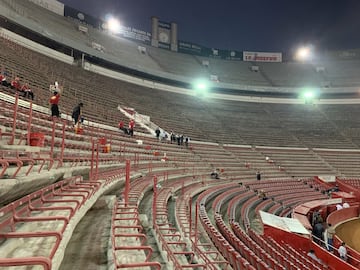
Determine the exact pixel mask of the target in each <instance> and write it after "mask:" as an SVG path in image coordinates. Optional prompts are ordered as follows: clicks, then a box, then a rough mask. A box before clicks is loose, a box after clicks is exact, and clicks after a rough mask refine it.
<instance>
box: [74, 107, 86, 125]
mask: <svg viewBox="0 0 360 270" xmlns="http://www.w3.org/2000/svg"><path fill="white" fill-rule="evenodd" d="M83 106H84V104H83V103H82V102H80V103H79V104H78V105H76V106H75V107H74V109H73V112H72V114H71V117H72V119H74V124H75V126H76V125H77V124H78V123H79V121H80V119H81V116H82V107H83Z"/></svg>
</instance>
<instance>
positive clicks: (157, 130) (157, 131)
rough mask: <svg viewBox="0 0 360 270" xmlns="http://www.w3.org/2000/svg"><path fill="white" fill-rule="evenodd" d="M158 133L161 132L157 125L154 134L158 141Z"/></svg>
mask: <svg viewBox="0 0 360 270" xmlns="http://www.w3.org/2000/svg"><path fill="white" fill-rule="evenodd" d="M160 133H161V131H160V128H159V127H157V128H156V129H155V134H156V138H157V139H158V140H159V141H160Z"/></svg>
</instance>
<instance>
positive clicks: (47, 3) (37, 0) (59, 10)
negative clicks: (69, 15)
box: [30, 0, 64, 16]
mask: <svg viewBox="0 0 360 270" xmlns="http://www.w3.org/2000/svg"><path fill="white" fill-rule="evenodd" d="M30 2H33V3H34V4H36V5H38V6H40V7H43V8H46V9H47V10H50V11H52V12H54V13H56V14H58V15H60V16H64V4H63V3H60V2H59V1H56V0H30Z"/></svg>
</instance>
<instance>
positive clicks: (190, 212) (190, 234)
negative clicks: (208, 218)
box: [189, 197, 193, 239]
mask: <svg viewBox="0 0 360 270" xmlns="http://www.w3.org/2000/svg"><path fill="white" fill-rule="evenodd" d="M191 203H192V200H191V197H189V215H190V228H189V229H190V230H189V237H190V239H191V237H192V222H193V221H192V207H191V206H192V205H191Z"/></svg>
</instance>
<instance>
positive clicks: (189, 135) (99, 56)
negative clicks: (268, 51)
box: [0, 0, 360, 270]
mask: <svg viewBox="0 0 360 270" xmlns="http://www.w3.org/2000/svg"><path fill="white" fill-rule="evenodd" d="M33 2H34V1H28V0H24V1H15V0H0V22H1V25H0V44H1V46H0V48H1V49H0V65H1V69H2V70H1V72H2V73H1V74H2V75H4V76H5V77H6V79H7V81H8V82H9V83H10V81H12V80H14V79H15V78H19V81H20V83H21V84H26V83H28V84H29V85H30V87H31V89H32V91H33V93H34V99H33V100H32V99H31V98H29V96H27V97H24V91H22V90H21V89H16V88H15V89H14V87H11V86H10V85H5V84H4V83H2V85H1V86H0V103H1V106H0V127H1V129H0V131H1V132H0V154H1V159H0V164H1V171H0V182H1V185H0V204H1V205H0V207H1V209H0V269H11V270H12V269H19V270H22V269H24V270H25V269H54V270H56V269H64V270H67V269H240V270H242V269H247V270H249V269H251V270H255V269H256V270H265V269H274V270H295V269H304V270H306V269H308V270H313V269H318V270H320V269H321V270H322V269H332V270H347V269H359V267H360V254H359V252H360V250H359V249H360V247H359V242H358V241H359V219H358V217H359V201H360V192H359V187H360V178H359V175H360V166H359V165H360V164H359V160H360V147H359V146H360V139H359V134H360V127H359V125H360V120H359V118H358V117H357V116H358V115H360V106H359V102H360V99H359V94H358V85H359V84H360V78H359V76H358V74H359V73H360V58H359V57H357V56H358V55H359V54H360V50H353V51H351V52H347V51H342V52H340V51H339V52H329V53H328V54H326V55H325V54H324V55H323V57H322V58H321V59H317V60H316V61H315V62H314V61H312V62H295V61H286V60H285V61H280V62H262V61H257V60H256V59H253V61H245V60H244V61H243V60H239V59H222V58H221V57H214V55H213V56H211V55H208V56H204V55H197V54H196V53H193V54H189V53H181V52H176V51H174V50H173V48H176V46H172V45H173V44H172V43H171V44H168V45H169V48H170V49H169V48H165V49H164V48H160V47H159V46H156V44H160V43H161V40H160V41H159V40H157V37H156V36H155V37H154V36H153V37H152V40H151V44H149V43H147V42H140V41H139V40H136V38H135V39H134V38H133V39H131V38H128V37H127V38H125V37H123V36H121V35H120V36H116V35H112V34H109V33H108V32H107V31H105V30H104V29H101V28H99V27H94V25H92V23H93V21H91V20H90V21H87V16H86V14H85V15H84V14H82V13H81V15H82V16H80V15H79V14H80V11H76V10H74V9H71V8H69V7H66V6H65V7H64V5H60V4H59V2H57V1H52V0H47V1H38V4H40V5H42V7H40V6H38V5H36V4H35V3H33ZM35 2H36V1H35ZM44 3H45V4H44ZM70 11H71V12H72V13H71V12H70ZM66 12H70V13H71V14H75V15H76V16H75V17H71V16H67V15H66ZM95 22H96V21H95ZM153 23H156V20H155V19H153ZM154 31H155V32H156V29H155V30H154ZM153 34H154V33H153ZM165 41H166V40H165ZM159 42H160V43H159ZM171 42H172V41H171ZM179 44H180V43H179ZM154 45H155V46H154ZM165 45H166V44H165ZM179 46H180V45H179ZM213 53H215V52H213ZM259 59H260V60H264V59H267V58H266V57H265V58H261V57H260V58H259ZM195 76H197V77H206V78H211V79H212V80H211V83H212V84H213V92H212V93H210V94H209V96H208V97H207V96H205V95H202V94H197V92H196V91H195V90H193V89H191V83H190V81H191V80H193V79H194V77H195ZM54 82H58V84H59V88H54V87H55V84H54ZM305 82H306V83H311V84H312V85H317V86H318V89H320V93H318V96H316V97H315V99H312V100H309V99H305V100H304V99H299V98H298V95H299V91H300V90H299V89H303V88H304V87H305ZM49 85H52V86H51V87H50V91H49ZM54 89H59V92H61V97H60V103H59V107H60V111H61V116H60V117H59V118H57V117H54V118H52V117H51V116H50V110H49V98H50V96H51V95H52V92H53V91H54ZM79 102H83V104H84V106H83V108H82V110H83V111H82V115H83V116H84V118H85V120H84V122H83V123H82V125H81V126H80V125H76V126H74V123H73V120H72V117H71V115H72V110H73V107H74V106H75V105H77V104H78V103H79ZM130 120H134V121H135V128H134V131H135V132H134V136H130V135H129V134H126V132H124V131H123V130H120V129H119V127H118V124H119V122H120V121H123V122H124V123H125V127H126V128H127V127H128V123H129V121H130ZM157 128H160V129H161V134H160V136H159V138H156V136H155V130H156V129H157ZM165 134H166V135H165ZM171 134H172V135H173V136H171ZM171 137H175V141H173V140H171V139H170V138H171ZM181 138H182V139H181ZM257 177H258V178H257ZM344 203H345V207H343V208H342V209H339V206H343V205H344ZM346 204H347V205H346ZM316 222H318V223H321V224H322V226H323V227H324V229H327V224H329V223H330V224H332V225H333V227H334V228H335V235H334V237H333V244H332V246H331V247H330V246H328V245H327V240H328V239H327V233H325V234H324V235H325V237H324V238H323V239H319V238H317V237H316V236H314V235H312V232H313V227H314V226H315V224H316ZM342 242H345V247H346V249H347V259H346V261H345V260H342V259H341V258H340V257H339V253H338V247H339V246H340V245H341V243H342ZM331 249H332V250H333V251H331ZM310 250H314V252H315V254H316V256H317V258H319V260H315V259H313V258H312V257H310V256H308V252H309V251H310Z"/></svg>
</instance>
